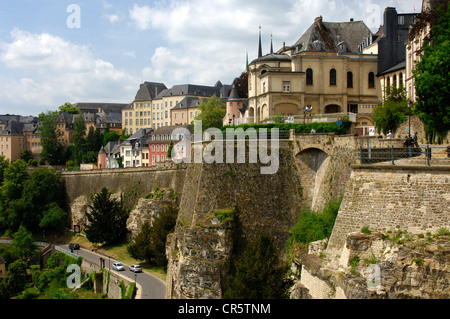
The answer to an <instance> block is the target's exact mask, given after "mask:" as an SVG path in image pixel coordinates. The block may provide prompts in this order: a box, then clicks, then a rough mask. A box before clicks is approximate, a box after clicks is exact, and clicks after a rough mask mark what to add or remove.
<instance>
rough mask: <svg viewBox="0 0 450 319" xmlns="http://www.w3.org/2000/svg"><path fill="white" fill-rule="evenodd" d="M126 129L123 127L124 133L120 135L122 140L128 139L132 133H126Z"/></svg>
mask: <svg viewBox="0 0 450 319" xmlns="http://www.w3.org/2000/svg"><path fill="white" fill-rule="evenodd" d="M125 130H126V128H123V129H122V135H120V139H121V140H122V141H124V140H126V139H128V138H129V137H130V136H131V135H128V134H125Z"/></svg>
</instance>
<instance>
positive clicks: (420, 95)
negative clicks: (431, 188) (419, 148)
mask: <svg viewBox="0 0 450 319" xmlns="http://www.w3.org/2000/svg"><path fill="white" fill-rule="evenodd" d="M430 22H431V21H430ZM449 39H450V7H449V6H448V3H447V4H446V5H443V6H440V7H438V8H437V10H436V19H435V23H434V24H432V25H431V34H430V37H429V38H428V39H426V40H425V43H424V45H423V52H422V54H421V59H420V61H419V62H417V63H416V68H415V70H413V74H414V80H415V88H416V95H417V101H416V104H415V112H416V114H417V115H418V116H419V118H420V119H421V120H422V121H423V123H424V125H425V133H426V138H427V140H428V141H429V142H431V143H432V142H434V140H435V138H436V137H437V140H438V143H442V142H443V140H444V139H445V138H446V137H447V135H448V130H449V129H450V102H449V101H450V40H449Z"/></svg>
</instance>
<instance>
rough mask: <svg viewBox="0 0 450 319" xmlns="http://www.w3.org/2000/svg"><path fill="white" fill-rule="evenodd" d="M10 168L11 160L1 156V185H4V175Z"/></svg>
mask: <svg viewBox="0 0 450 319" xmlns="http://www.w3.org/2000/svg"><path fill="white" fill-rule="evenodd" d="M8 166H9V159H7V158H6V157H5V155H0V185H2V184H3V174H4V172H5V169H6V168H7V167H8Z"/></svg>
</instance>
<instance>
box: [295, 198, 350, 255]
mask: <svg viewBox="0 0 450 319" xmlns="http://www.w3.org/2000/svg"><path fill="white" fill-rule="evenodd" d="M341 202H342V197H341V198H339V199H337V200H332V201H330V202H328V203H327V204H326V206H325V208H324V209H323V211H322V212H320V213H316V212H314V211H312V210H308V209H304V210H302V211H301V212H300V215H299V219H298V221H297V224H296V225H295V226H294V228H293V229H291V236H290V238H289V241H288V248H290V247H291V246H292V244H293V243H294V242H297V243H310V242H313V241H317V240H322V239H325V238H329V237H330V235H331V232H332V230H333V226H334V222H335V220H336V216H337V214H338V211H339V207H340V205H341Z"/></svg>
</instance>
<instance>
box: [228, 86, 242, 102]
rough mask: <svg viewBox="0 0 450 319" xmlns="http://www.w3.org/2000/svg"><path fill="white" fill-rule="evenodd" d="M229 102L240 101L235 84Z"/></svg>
mask: <svg viewBox="0 0 450 319" xmlns="http://www.w3.org/2000/svg"><path fill="white" fill-rule="evenodd" d="M228 101H240V99H239V95H238V94H237V90H236V86H235V85H234V84H233V86H232V87H231V92H230V96H229V97H228Z"/></svg>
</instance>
